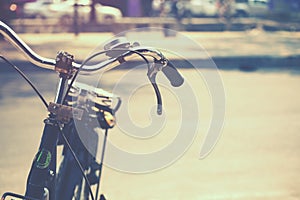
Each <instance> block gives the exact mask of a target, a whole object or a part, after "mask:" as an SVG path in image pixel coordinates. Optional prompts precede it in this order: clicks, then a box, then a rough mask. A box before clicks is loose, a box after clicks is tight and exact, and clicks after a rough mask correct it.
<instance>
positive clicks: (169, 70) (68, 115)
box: [0, 21, 184, 200]
mask: <svg viewBox="0 0 300 200" xmlns="http://www.w3.org/2000/svg"><path fill="white" fill-rule="evenodd" d="M0 33H1V34H2V35H3V37H4V38H5V39H6V40H8V41H9V42H10V43H11V44H13V45H14V46H15V47H16V48H17V49H18V50H20V51H21V52H22V53H23V54H25V56H27V58H28V60H29V61H30V62H31V63H32V64H34V65H36V66H38V67H41V68H45V69H50V70H53V71H55V72H57V73H58V76H59V84H58V86H57V92H56V95H55V99H54V102H51V103H49V104H48V103H47V102H46V100H45V99H44V98H43V96H42V95H41V94H40V93H39V91H38V90H37V88H36V87H35V86H34V85H33V83H32V82H31V81H30V80H29V79H28V78H27V77H26V76H25V74H24V73H22V71H21V70H20V69H19V68H17V67H16V66H15V65H14V64H13V63H11V62H10V61H9V60H7V59H6V58H5V57H4V56H2V55H0V58H1V59H2V60H4V61H5V62H6V63H7V64H8V65H10V66H11V67H13V68H14V69H15V70H16V71H17V72H18V73H19V74H20V75H21V76H22V77H23V78H24V79H25V80H26V81H27V82H28V83H29V84H30V86H31V87H32V88H33V89H34V90H35V92H36V93H37V94H38V96H39V97H40V98H41V100H42V102H43V104H44V105H45V107H46V108H47V110H48V111H49V115H48V117H47V118H46V119H45V120H44V123H45V125H44V130H43V133H42V137H41V142H40V146H39V149H38V152H37V154H36V155H35V158H34V160H33V162H32V166H31V169H30V172H29V175H28V178H27V184H26V192H25V195H20V194H15V193H11V192H7V193H5V194H3V196H2V198H1V200H5V199H8V198H9V197H11V198H18V199H26V200H41V199H43V200H46V199H47V200H62V199H64V200H68V199H72V198H74V199H89V196H90V198H91V199H92V200H94V199H100V200H104V199H106V198H105V196H104V195H103V194H101V195H100V198H98V197H99V188H100V179H101V173H102V166H103V159H104V154H105V146H106V141H107V136H108V135H107V134H108V130H109V129H111V128H113V127H114V125H115V123H116V122H115V113H116V112H117V110H118V108H119V107H120V105H121V98H120V97H118V96H115V95H114V94H111V93H109V92H107V91H105V90H103V89H101V88H96V87H93V86H90V85H86V84H83V83H79V82H76V78H77V76H78V74H79V72H83V73H85V74H89V73H92V72H99V71H106V70H110V69H114V68H115V67H117V66H120V65H122V64H123V63H127V62H128V61H130V60H132V59H133V58H134V57H135V56H138V57H141V58H142V60H143V61H144V62H145V63H146V64H147V76H148V79H149V81H150V83H151V85H152V86H153V88H154V91H155V94H156V99H157V113H158V114H161V113H162V98H161V94H160V91H159V88H158V85H157V83H156V74H157V73H158V72H159V71H162V72H163V74H165V76H166V77H167V79H168V80H169V81H170V83H171V85H172V86H174V87H179V86H181V85H182V84H183V82H184V79H183V77H182V76H181V75H180V73H179V72H178V71H177V69H176V68H175V67H174V65H173V64H172V63H171V62H170V61H169V60H168V59H167V58H166V57H165V56H164V55H163V54H162V53H161V52H160V51H158V50H157V49H153V48H146V47H143V46H141V45H140V44H138V43H137V42H133V43H131V42H129V41H127V40H126V39H125V38H117V39H114V40H112V41H110V42H109V43H107V44H106V45H105V46H104V50H103V51H101V52H98V53H95V54H93V55H92V56H91V57H89V58H88V59H87V60H86V61H84V62H83V63H81V64H79V63H76V62H75V61H74V57H73V56H72V55H71V54H69V53H67V52H59V53H58V54H57V56H56V58H55V59H49V58H44V57H42V56H40V55H38V54H37V53H35V52H34V51H33V50H32V49H31V48H30V47H29V46H27V44H26V43H24V42H23V41H22V40H21V38H20V37H19V36H18V35H17V34H16V33H15V32H14V31H13V30H12V29H11V28H10V27H9V26H8V25H6V24H5V23H3V22H2V21H0ZM102 54H105V55H106V56H107V59H106V60H105V61H103V62H100V63H96V64H93V65H87V63H88V61H89V60H91V59H93V58H94V57H96V56H98V55H102ZM113 101H115V102H117V103H116V104H115V105H113V104H112V102H113ZM91 118H93V119H95V120H96V121H97V122H98V123H96V124H95V123H94V124H93V123H90V121H89V120H87V121H84V120H86V119H91ZM76 120H79V121H80V120H81V121H83V122H82V123H83V124H84V126H83V127H82V128H83V129H84V131H85V132H86V133H87V138H88V140H89V141H97V140H98V137H99V136H98V134H97V132H95V131H94V130H93V128H97V127H98V128H101V129H103V130H104V140H103V145H102V151H101V152H102V156H101V160H100V162H97V161H96V160H95V159H94V158H93V156H92V155H91V152H89V151H88V150H87V149H86V148H85V147H84V145H83V144H82V141H81V140H80V139H79V138H78V133H77V131H78V130H77V127H76V125H75V121H76ZM58 145H63V160H62V162H61V164H60V166H59V170H58V173H56V169H57V163H56V162H57V146H58ZM91 146H93V148H94V149H92V151H93V150H95V149H96V148H97V145H96V144H94V145H91ZM69 174H72V177H70V176H69ZM91 185H96V194H95V195H94V194H93V191H92V189H91Z"/></svg>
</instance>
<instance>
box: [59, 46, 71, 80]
mask: <svg viewBox="0 0 300 200" xmlns="http://www.w3.org/2000/svg"><path fill="white" fill-rule="evenodd" d="M55 61H56V63H55V71H56V72H58V73H60V74H61V75H65V76H66V77H67V78H68V79H69V78H71V77H72V75H73V72H74V69H73V65H72V63H73V62H74V56H73V55H71V54H69V53H67V52H64V51H60V52H58V54H57V56H56V59H55Z"/></svg>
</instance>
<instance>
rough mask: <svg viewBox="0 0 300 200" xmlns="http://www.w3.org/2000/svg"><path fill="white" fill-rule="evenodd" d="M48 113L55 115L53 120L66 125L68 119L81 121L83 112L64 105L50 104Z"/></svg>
mask: <svg viewBox="0 0 300 200" xmlns="http://www.w3.org/2000/svg"><path fill="white" fill-rule="evenodd" d="M48 111H49V112H51V113H52V114H54V115H55V119H56V120H58V121H60V122H62V123H68V122H69V121H70V119H72V118H74V119H77V120H81V119H82V116H83V112H84V111H83V110H82V109H79V108H73V107H70V106H66V105H61V104H56V103H52V102H50V104H49V106H48Z"/></svg>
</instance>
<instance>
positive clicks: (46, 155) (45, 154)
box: [36, 149, 51, 169]
mask: <svg viewBox="0 0 300 200" xmlns="http://www.w3.org/2000/svg"><path fill="white" fill-rule="evenodd" d="M50 162H51V153H50V151H48V150H46V149H42V150H40V151H39V152H38V154H37V156H36V167H37V168H39V169H46V168H47V167H48V166H49V165H50Z"/></svg>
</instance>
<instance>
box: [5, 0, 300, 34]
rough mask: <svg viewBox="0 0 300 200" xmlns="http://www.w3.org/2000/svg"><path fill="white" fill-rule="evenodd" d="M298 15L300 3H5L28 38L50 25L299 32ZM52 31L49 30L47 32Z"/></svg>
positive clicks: (97, 0) (83, 0) (291, 0)
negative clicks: (250, 29) (255, 29)
mask: <svg viewBox="0 0 300 200" xmlns="http://www.w3.org/2000/svg"><path fill="white" fill-rule="evenodd" d="M299 11H300V1H299V0H124V1H117V0H3V1H1V2H0V18H1V20H3V21H5V22H7V23H10V24H11V25H12V26H13V27H15V28H16V29H17V30H20V31H23V32H32V31H35V32H37V31H40V32H41V31H45V30H43V29H39V26H40V25H43V24H45V23H46V24H47V26H48V27H51V28H52V29H51V30H52V31H55V32H61V31H67V32H68V31H77V32H78V31H97V32H99V31H110V30H112V31H115V32H116V31H117V32H119V31H122V30H127V28H128V27H130V28H132V27H137V26H138V27H141V26H155V25H157V24H159V25H162V26H165V27H167V28H174V27H175V26H176V27H177V28H180V30H202V31H203V30H204V31H216V30H224V29H226V30H240V29H246V28H253V27H255V26H257V25H259V26H263V27H264V28H266V29H271V30H273V29H285V30H286V29H290V30H295V29H297V30H299V26H298V23H299V19H300V16H299V15H300V14H299V13H300V12H299ZM158 17H159V18H160V19H159V20H157V18H158ZM278 23H280V24H281V26H279V25H278ZM285 23H292V24H288V25H286V24H285ZM112 24H113V27H111V25H112ZM224 24H226V26H224ZM284 24H285V25H284ZM117 27H118V28H117ZM49 30H50V28H48V29H47V31H49Z"/></svg>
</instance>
